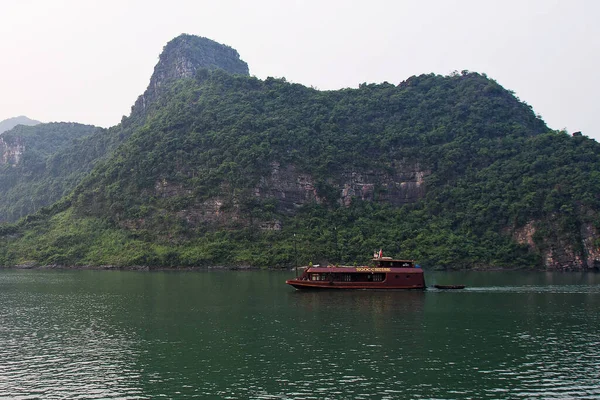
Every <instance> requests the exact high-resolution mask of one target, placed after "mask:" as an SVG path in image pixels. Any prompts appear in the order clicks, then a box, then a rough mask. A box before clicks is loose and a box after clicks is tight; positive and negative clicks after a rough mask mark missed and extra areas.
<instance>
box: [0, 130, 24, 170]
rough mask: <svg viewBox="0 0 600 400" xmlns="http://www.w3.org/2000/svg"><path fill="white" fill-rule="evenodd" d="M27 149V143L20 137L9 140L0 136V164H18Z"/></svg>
mask: <svg viewBox="0 0 600 400" xmlns="http://www.w3.org/2000/svg"><path fill="white" fill-rule="evenodd" d="M24 151H25V144H24V143H23V140H21V138H20V137H17V138H16V139H14V140H12V141H11V142H7V141H5V140H4V138H3V137H1V136H0V165H3V164H10V165H13V166H14V165H17V164H18V163H19V161H20V160H21V156H22V155H23V152H24Z"/></svg>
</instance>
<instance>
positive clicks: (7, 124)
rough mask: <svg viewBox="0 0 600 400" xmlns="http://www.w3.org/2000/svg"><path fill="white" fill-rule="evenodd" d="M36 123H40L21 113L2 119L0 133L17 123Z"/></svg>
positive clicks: (29, 124) (31, 124)
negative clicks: (17, 115)
mask: <svg viewBox="0 0 600 400" xmlns="http://www.w3.org/2000/svg"><path fill="white" fill-rule="evenodd" d="M37 124H41V122H40V121H36V120H34V119H29V118H27V117H26V116H24V115H21V116H20V117H14V118H8V119H5V120H4V121H0V133H2V132H6V131H8V130H10V129H12V128H14V127H15V126H17V125H27V126H33V125H37Z"/></svg>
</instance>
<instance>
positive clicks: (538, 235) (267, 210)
mask: <svg viewBox="0 0 600 400" xmlns="http://www.w3.org/2000/svg"><path fill="white" fill-rule="evenodd" d="M196 40H199V41H200V42H203V43H208V42H205V41H207V40H208V39H204V38H197V39H196V38H194V37H190V36H189V35H183V36H181V37H179V38H176V39H174V41H172V42H170V43H169V44H167V46H166V47H165V50H164V51H163V55H161V58H160V61H159V64H158V65H157V66H156V68H155V73H154V75H153V76H152V78H151V80H150V82H151V84H150V85H149V87H148V89H147V90H146V92H145V93H144V94H143V95H142V96H140V98H139V99H138V101H137V102H136V104H135V105H134V107H133V108H132V113H131V115H130V116H129V117H126V118H124V119H123V121H122V123H121V124H119V125H118V126H116V127H113V128H111V129H109V130H107V131H106V132H102V133H100V134H99V133H96V134H93V135H91V136H90V137H89V138H84V139H82V140H81V142H79V143H80V144H81V143H85V144H86V146H80V147H81V148H83V147H85V148H92V147H94V146H93V145H92V144H93V143H110V145H107V146H100V147H101V148H102V149H103V150H102V151H98V152H97V155H98V157H97V158H94V157H91V156H86V157H84V158H86V159H87V160H91V159H93V160H96V161H94V162H93V163H88V164H86V165H90V166H91V167H90V170H89V171H90V172H89V173H86V174H85V175H84V176H82V177H80V178H79V180H78V184H77V185H76V186H74V189H73V190H72V191H71V192H70V193H69V194H68V195H67V196H65V197H63V198H62V199H61V200H59V201H58V202H56V203H54V204H53V205H52V206H50V207H45V208H42V209H41V210H39V211H38V212H37V213H36V214H34V215H30V216H28V217H26V218H23V219H21V220H20V221H19V222H18V223H17V224H13V225H4V226H3V227H0V235H3V236H4V239H5V240H3V241H0V264H5V265H15V264H23V263H28V264H62V265H115V266H134V265H147V266H160V267H178V266H207V265H254V266H291V265H293V264H295V263H298V262H299V263H305V264H307V263H308V262H309V261H313V262H333V263H354V262H357V263H362V262H365V261H366V260H367V259H368V257H369V256H370V255H371V254H372V252H373V250H374V249H379V248H383V249H384V253H387V254H390V255H395V256H399V257H406V258H416V259H418V260H419V262H420V263H421V264H422V265H424V266H426V267H441V268H461V269H462V268H505V267H509V268H514V267H530V268H553V269H586V270H587V269H596V268H598V265H599V264H600V251H599V250H598V243H599V242H600V240H599V238H600V236H599V235H598V229H600V218H599V213H598V211H599V210H600V197H599V195H598V193H600V144H598V143H597V142H595V141H594V140H591V139H589V138H587V137H585V136H582V135H577V136H575V137H572V136H569V135H567V134H566V133H565V132H560V131H559V132H556V131H552V130H550V129H548V128H547V126H546V125H545V123H544V122H543V121H542V120H541V119H539V118H538V117H536V115H535V114H534V113H533V111H532V109H531V107H530V106H528V105H527V104H525V103H523V102H521V101H519V99H517V98H516V97H515V96H514V95H513V94H512V93H511V92H510V91H508V90H506V89H504V88H503V87H502V86H501V85H499V84H498V83H497V82H495V81H494V80H491V79H489V78H487V77H486V76H485V75H482V74H478V73H472V72H468V71H463V72H462V73H460V74H459V73H455V74H452V75H450V76H439V75H434V74H429V75H420V76H413V77H410V78H409V79H407V80H406V81H404V82H402V83H400V84H399V85H392V84H389V83H382V84H361V85H360V87H359V88H358V89H343V90H337V91H318V90H315V89H312V88H307V87H304V86H302V85H298V84H291V83H288V82H286V81H285V79H273V78H267V79H266V80H264V81H263V80H259V79H257V78H254V77H250V76H248V74H247V67H246V68H243V66H244V65H245V63H243V62H242V61H241V60H240V61H239V62H237V63H234V64H235V65H237V66H238V67H240V66H241V67H240V68H239V69H238V67H236V68H231V67H229V64H227V63H217V64H218V65H221V66H225V67H226V68H221V67H216V66H215V64H210V63H209V64H208V65H204V66H198V68H195V67H194V68H187V67H186V68H182V67H181V66H182V65H188V63H187V61H186V60H188V59H189V60H212V59H213V58H214V57H213V56H214V55H215V54H221V53H220V50H219V51H217V52H216V53H215V51H214V50H212V47H210V46H209V47H196V46H191V45H190V41H191V42H195V41H196ZM216 48H217V49H221V50H222V48H220V47H219V46H217V47H216ZM186 51H187V53H186ZM165 53H166V54H165ZM197 53H198V54H197ZM209 53H210V54H209ZM182 54H183V56H181V55H182ZM224 54H229V55H231V54H233V56H232V58H233V59H234V60H236V59H238V56H237V52H235V53H232V52H231V51H230V50H228V49H226V50H225V51H224V52H223V53H222V54H221V55H222V56H223V57H224ZM173 60H178V61H175V62H171V61H173ZM194 65H196V64H194ZM157 71H158V72H157ZM161 77H162V78H161ZM158 82H160V83H158ZM99 138H102V140H104V141H105V142H102V141H101V140H100V139H99ZM106 138H111V139H110V140H108V139H106ZM70 154H71V156H69V157H67V158H66V159H67V160H76V159H77V154H79V153H78V152H74V153H70ZM67 164H70V165H74V164H76V161H73V162H71V161H69V162H67Z"/></svg>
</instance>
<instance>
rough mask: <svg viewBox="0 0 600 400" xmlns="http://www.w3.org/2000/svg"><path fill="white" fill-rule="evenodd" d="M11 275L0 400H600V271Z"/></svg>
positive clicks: (3, 280) (1, 274)
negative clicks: (366, 287) (349, 278)
mask: <svg viewBox="0 0 600 400" xmlns="http://www.w3.org/2000/svg"><path fill="white" fill-rule="evenodd" d="M291 275H293V273H289V272H286V273H282V272H256V271H254V272H247V271H246V272H241V271H239V272H238V271H228V272H179V273H176V272H173V273H169V272H150V273H148V272H128V271H35V270H34V271H16V270H0V398H11V399H13V398H14V399H34V398H85V399H90V398H136V399H139V398H160V397H166V398H190V397H199V398H262V399H274V398H282V399H299V398H302V399H305V398H315V399H317V398H318V399H322V398H334V399H335V398H344V399H346V398H348V399H350V398H352V399H369V398H373V399H386V398H388V399H395V398H409V399H413V398H426V399H431V398H435V399H442V398H443V399H468V398H471V399H484V398H492V399H515V398H516V399H518V398H524V399H531V398H540V399H553V398H556V399H571V398H587V399H589V398H600V329H599V328H600V275H599V274H575V273H573V274H561V273H520V272H493V273H483V272H478V273H442V272H429V273H427V275H426V277H427V282H428V284H429V285H433V284H434V283H439V284H457V283H463V284H466V285H468V287H467V289H465V290H459V291H441V290H428V291H425V292H421V291H419V292H403V291H397V292H385V291H378V292H367V291H352V292H299V291H295V290H294V289H292V288H291V287H288V286H287V285H285V284H284V283H283V281H284V280H285V279H286V278H287V277H290V276H291Z"/></svg>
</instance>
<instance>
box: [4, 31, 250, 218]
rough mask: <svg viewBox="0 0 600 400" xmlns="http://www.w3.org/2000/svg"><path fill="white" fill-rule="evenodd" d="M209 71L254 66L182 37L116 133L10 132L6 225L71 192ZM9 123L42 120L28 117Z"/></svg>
mask: <svg viewBox="0 0 600 400" xmlns="http://www.w3.org/2000/svg"><path fill="white" fill-rule="evenodd" d="M203 68H204V69H215V68H219V69H222V70H224V71H227V72H229V73H239V74H245V75H248V65H247V64H246V63H245V62H244V61H242V60H240V59H239V54H238V53H237V51H235V50H234V49H232V48H231V47H228V46H225V45H222V44H219V43H217V42H214V41H212V40H210V39H207V38H201V37H197V36H191V35H185V34H184V35H180V36H178V37H176V38H175V39H173V40H171V41H170V42H169V43H167V45H166V46H165V48H164V49H163V52H162V54H161V55H160V61H159V63H158V64H157V66H156V68H155V71H154V74H153V75H152V78H151V80H150V84H149V85H148V88H147V89H146V91H145V92H144V93H143V94H142V95H141V96H140V97H139V98H138V100H137V102H136V104H135V105H134V106H133V107H132V112H131V115H130V116H129V117H124V118H123V120H122V123H121V124H119V125H117V126H115V127H112V128H110V129H100V128H97V127H93V126H89V125H81V124H71V123H59V124H42V125H40V126H39V127H37V128H36V129H29V128H24V127H22V129H18V128H17V130H15V131H13V132H11V133H10V140H9V135H8V133H7V134H6V135H5V136H4V137H6V140H7V143H5V142H4V139H2V138H1V137H0V191H1V192H2V195H0V222H4V221H9V222H14V221H16V220H17V219H19V218H21V217H23V216H25V215H28V214H30V213H33V212H35V211H36V210H38V209H39V208H41V207H44V206H48V205H50V204H52V203H54V202H56V201H58V200H60V198H61V197H63V196H65V195H66V194H68V193H69V192H71V191H72V190H73V189H74V188H75V186H76V185H77V184H79V183H80V182H81V181H82V180H83V179H84V178H85V176H86V175H87V174H88V173H89V172H90V171H91V170H92V168H93V167H94V166H96V164H98V163H99V162H101V161H102V160H104V159H105V157H106V155H107V154H110V153H111V152H112V151H114V149H116V148H117V147H118V146H119V145H120V144H121V143H123V141H125V140H126V139H127V138H128V137H129V136H130V135H131V133H132V132H133V131H135V130H136V129H138V128H139V127H140V126H141V125H143V124H144V123H145V121H146V117H147V115H148V114H149V113H150V112H151V110H152V107H154V106H153V104H154V101H155V99H156V98H157V96H158V95H160V94H161V93H162V91H163V90H166V89H167V87H168V86H169V85H170V84H172V83H173V82H175V81H177V80H179V79H184V78H187V77H191V76H193V74H194V73H195V71H197V70H198V69H203ZM8 121H12V122H15V124H16V123H21V124H23V123H24V122H27V121H31V122H32V124H33V122H37V121H32V120H29V119H27V118H26V117H18V118H12V119H11V120H6V121H5V122H8ZM73 139H78V140H73ZM21 161H22V162H21ZM9 166H10V167H11V168H9ZM13 167H14V168H13Z"/></svg>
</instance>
